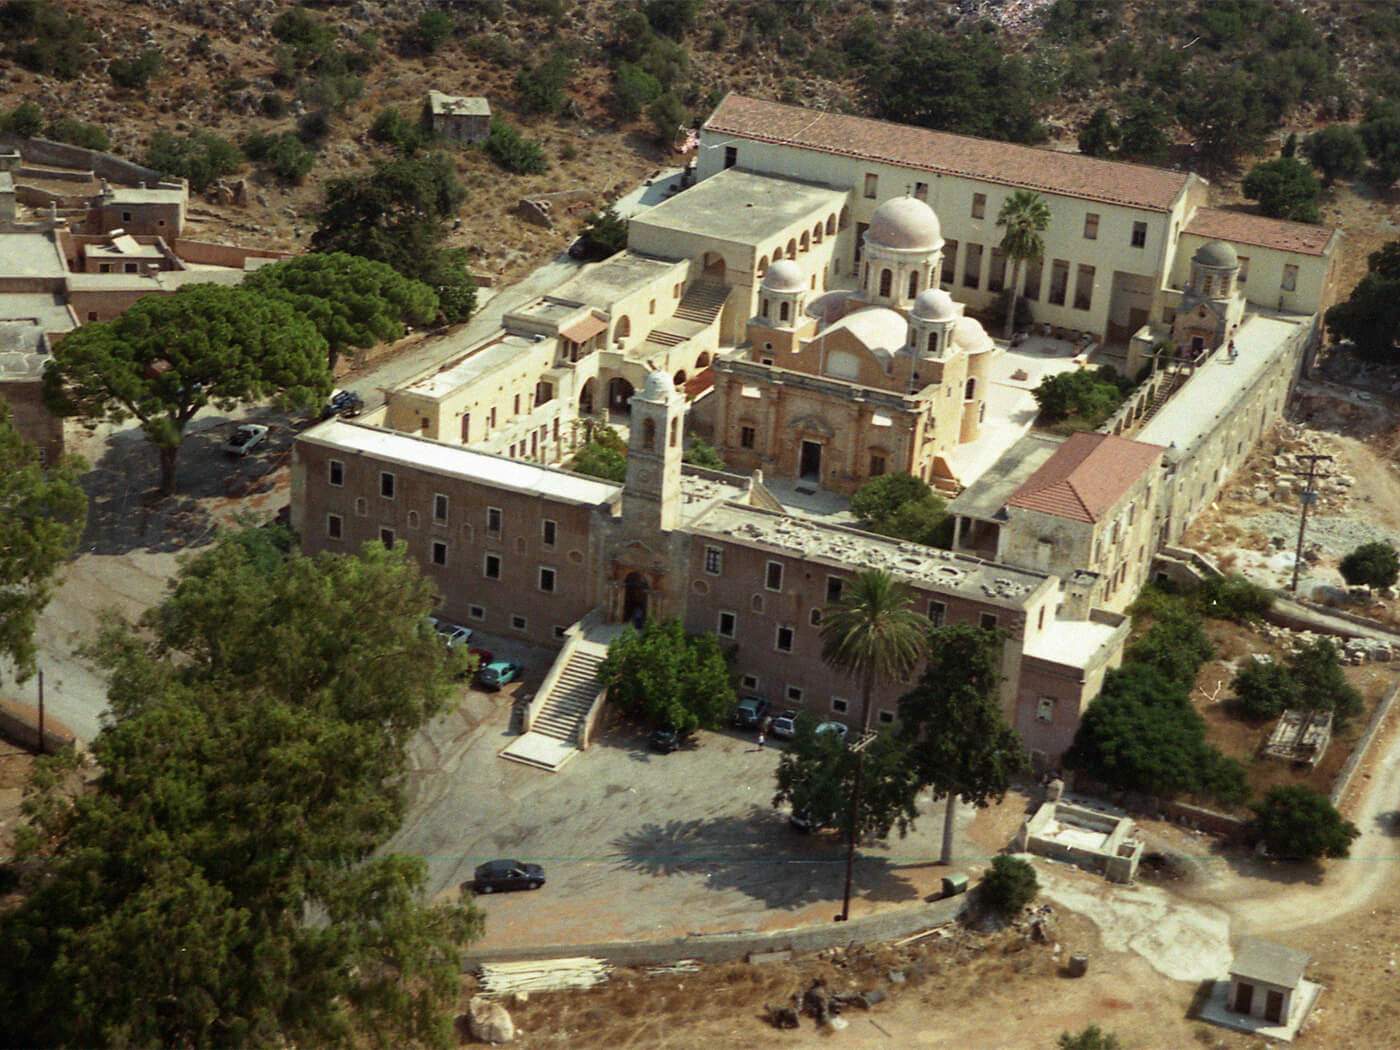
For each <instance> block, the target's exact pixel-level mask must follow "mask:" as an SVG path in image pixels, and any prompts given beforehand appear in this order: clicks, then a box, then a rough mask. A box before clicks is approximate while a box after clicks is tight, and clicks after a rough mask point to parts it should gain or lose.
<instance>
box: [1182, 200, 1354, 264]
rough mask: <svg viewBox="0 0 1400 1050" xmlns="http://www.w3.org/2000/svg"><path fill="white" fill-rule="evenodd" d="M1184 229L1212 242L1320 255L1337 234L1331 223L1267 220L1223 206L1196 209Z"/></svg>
mask: <svg viewBox="0 0 1400 1050" xmlns="http://www.w3.org/2000/svg"><path fill="white" fill-rule="evenodd" d="M1184 232H1185V233H1193V234H1195V235H1196V236H1197V237H1207V238H1209V239H1210V240H1213V241H1217V240H1219V241H1231V242H1233V243H1234V244H1257V245H1258V246H1259V247H1261V248H1277V249H1278V250H1279V251H1281V252H1294V253H1296V254H1298V255H1322V254H1323V253H1324V252H1326V251H1327V245H1328V242H1330V241H1331V240H1332V235H1333V234H1334V233H1336V231H1335V230H1334V229H1332V227H1330V226H1310V225H1308V224H1307V223H1305V222H1285V221H1284V220H1283V219H1267V218H1265V217H1264V216H1262V215H1248V214H1246V213H1244V212H1241V211H1230V210H1228V209H1226V208H1197V209H1196V214H1194V215H1192V216H1191V221H1190V222H1188V223H1187V224H1186V229H1185V231H1184Z"/></svg>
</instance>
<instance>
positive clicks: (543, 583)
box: [540, 565, 554, 594]
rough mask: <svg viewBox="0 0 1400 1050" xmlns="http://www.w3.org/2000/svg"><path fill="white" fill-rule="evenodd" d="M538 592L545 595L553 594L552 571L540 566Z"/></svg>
mask: <svg viewBox="0 0 1400 1050" xmlns="http://www.w3.org/2000/svg"><path fill="white" fill-rule="evenodd" d="M540 590H542V591H544V592H545V593H546V594H553V593H554V570H553V569H549V568H546V567H545V566H543V565H541V566H540Z"/></svg>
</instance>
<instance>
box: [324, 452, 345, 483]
mask: <svg viewBox="0 0 1400 1050" xmlns="http://www.w3.org/2000/svg"><path fill="white" fill-rule="evenodd" d="M326 468H327V475H328V477H327V480H328V481H329V482H330V483H331V484H332V485H334V486H335V487H336V488H340V486H342V485H344V484H345V464H344V463H342V462H341V461H340V460H338V459H333V460H331V461H330V462H329V463H328V464H326Z"/></svg>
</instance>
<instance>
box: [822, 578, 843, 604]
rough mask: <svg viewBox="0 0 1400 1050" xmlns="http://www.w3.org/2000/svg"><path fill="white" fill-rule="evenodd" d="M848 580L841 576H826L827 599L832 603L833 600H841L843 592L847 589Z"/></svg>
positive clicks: (828, 602)
mask: <svg viewBox="0 0 1400 1050" xmlns="http://www.w3.org/2000/svg"><path fill="white" fill-rule="evenodd" d="M845 586H846V581H845V580H843V579H841V577H840V576H828V577H827V578H826V601H827V604H828V605H830V604H831V603H832V602H839V601H840V600H841V592H842V590H844V589H845Z"/></svg>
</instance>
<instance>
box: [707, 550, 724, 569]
mask: <svg viewBox="0 0 1400 1050" xmlns="http://www.w3.org/2000/svg"><path fill="white" fill-rule="evenodd" d="M723 569H724V552H723V551H721V550H720V549H719V548H718V547H706V548H705V571H706V572H707V573H709V574H710V575H711V576H718V575H719V574H720V572H722V571H723Z"/></svg>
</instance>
